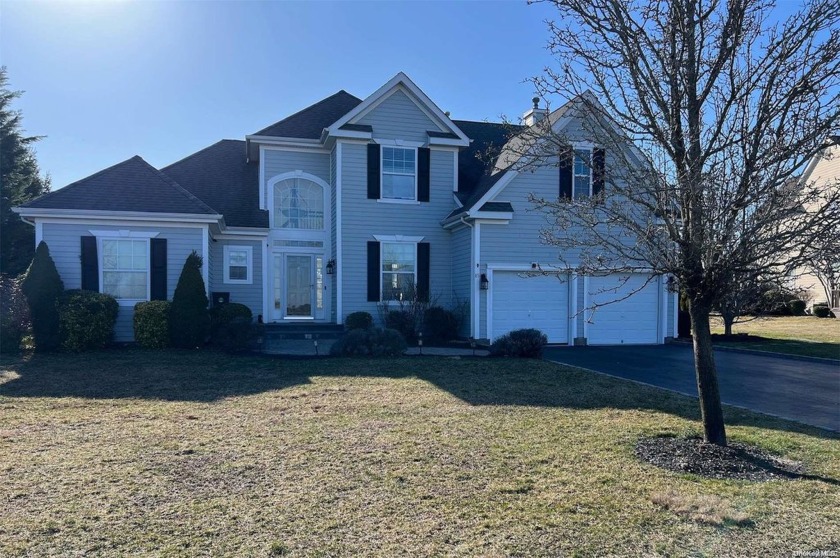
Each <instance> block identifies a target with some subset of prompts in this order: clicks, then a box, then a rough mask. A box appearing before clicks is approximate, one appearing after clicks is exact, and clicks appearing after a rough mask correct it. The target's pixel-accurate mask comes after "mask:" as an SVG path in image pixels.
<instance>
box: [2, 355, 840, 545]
mask: <svg viewBox="0 0 840 558" xmlns="http://www.w3.org/2000/svg"><path fill="white" fill-rule="evenodd" d="M2 362H3V365H2V366H0V479H2V487H3V490H2V493H0V504H1V505H0V508H2V510H3V511H2V521H0V555H2V556H23V555H26V556H47V555H61V556H64V555H77V554H92V555H104V556H123V555H149V556H182V555H183V556H208V555H230V556H270V555H289V556H356V555H377V556H393V555H409V556H418V555H419V556H429V555H461V556H511V555H514V556H593V555H621V556H643V555H644V556H650V555H669V556H722V555H727V556H729V555H733V556H735V555H737V556H782V555H790V553H791V552H792V551H794V550H818V549H833V550H836V549H837V548H838V546H837V545H838V544H840V524H838V522H837V516H836V511H837V506H838V503H840V486H838V481H837V480H836V479H840V440H839V439H838V438H837V437H836V436H834V435H830V434H828V433H826V432H824V431H819V430H816V429H811V428H808V427H804V426H801V425H797V424H794V423H790V422H786V421H782V420H777V419H772V418H769V417H764V416H760V415H756V414H753V413H748V412H746V411H741V410H737V409H727V420H728V422H729V425H730V426H729V433H730V437H731V438H732V439H735V440H740V441H744V442H748V443H753V444H757V445H760V446H761V447H763V448H765V449H767V450H770V451H772V452H775V453H777V454H779V455H782V456H785V457H787V458H790V459H794V460H800V461H803V462H805V463H806V465H807V467H808V469H809V472H810V473H811V474H812V475H814V476H815V478H807V479H797V480H792V481H772V482H767V483H750V482H744V481H720V480H708V479H703V478H699V477H695V476H692V475H679V474H674V473H670V472H667V471H663V470H659V469H656V468H654V467H652V466H650V465H647V464H643V463H641V462H639V461H638V460H637V459H636V458H635V457H634V454H633V448H634V444H635V443H636V440H637V439H638V438H639V437H641V436H649V435H655V434H660V433H665V434H677V435H684V434H687V433H691V432H696V431H697V429H698V422H697V415H698V413H697V403H696V401H694V400H692V399H690V398H687V397H683V396H679V395H676V394H672V393H669V392H665V391H660V390H656V389H653V388H649V387H645V386H641V385H637V384H633V383H629V382H624V381H621V380H618V379H613V378H608V377H606V376H600V375H595V374H591V373H588V372H584V371H580V370H575V369H571V368H566V367H562V366H559V365H555V364H551V363H547V362H538V361H526V360H488V359H461V360H458V359H446V358H423V357H419V358H404V359H396V360H379V361H371V360H340V359H336V360H279V359H267V358H258V357H239V358H235V357H229V356H224V355H221V354H218V353H212V352H204V353H199V352H178V351H172V352H144V351H140V350H123V351H111V352H103V353H98V354H87V355H80V356H73V355H57V356H43V357H41V356H39V357H34V358H32V359H30V360H27V361H22V360H8V359H7V360H5V361H2Z"/></svg>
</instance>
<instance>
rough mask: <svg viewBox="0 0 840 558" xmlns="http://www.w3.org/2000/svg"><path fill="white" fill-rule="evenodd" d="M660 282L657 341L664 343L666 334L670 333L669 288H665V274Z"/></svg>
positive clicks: (661, 276)
mask: <svg viewBox="0 0 840 558" xmlns="http://www.w3.org/2000/svg"><path fill="white" fill-rule="evenodd" d="M658 283H659V297H658V298H659V304H658V305H657V306H659V308H658V311H659V316H658V317H659V328H658V329H659V336H658V339H657V341H656V342H657V343H664V342H665V336H666V335H668V289H666V288H665V276H664V275H660V276H659V277H658Z"/></svg>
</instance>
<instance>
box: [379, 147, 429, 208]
mask: <svg viewBox="0 0 840 558" xmlns="http://www.w3.org/2000/svg"><path fill="white" fill-rule="evenodd" d="M383 141H384V140H383ZM398 141H399V140H398ZM405 143H414V142H405ZM421 145H422V144H421ZM382 147H389V148H391V149H402V150H403V151H414V197H413V198H386V197H384V194H383V190H384V184H385V150H384V149H382ZM430 166H431V161H430ZM430 172H431V171H430ZM388 174H389V175H391V176H408V174H406V173H394V172H390V173H388ZM419 174H420V155H419V152H418V146H414V145H397V144H394V145H381V146H380V148H379V199H378V200H377V201H381V202H386V203H394V202H396V203H420V201H419V200H418V197H419V196H418V194H419V192H418V189H419V186H418V182H419V176H418V175H419Z"/></svg>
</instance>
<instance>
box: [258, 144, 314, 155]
mask: <svg viewBox="0 0 840 558" xmlns="http://www.w3.org/2000/svg"><path fill="white" fill-rule="evenodd" d="M266 151H278V152H280V153H286V152H289V151H291V152H294V153H329V152H330V150H329V149H327V148H325V147H317V146H313V147H301V146H295V147H290V146H285V145H260V153H264V152H266Z"/></svg>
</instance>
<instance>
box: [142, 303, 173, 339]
mask: <svg viewBox="0 0 840 558" xmlns="http://www.w3.org/2000/svg"><path fill="white" fill-rule="evenodd" d="M169 306H170V302H169V301H168V300H150V301H148V302H138V303H137V304H135V305H134V340H135V341H137V344H138V345H140V346H141V347H143V348H145V349H164V348H166V347H168V346H169Z"/></svg>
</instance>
